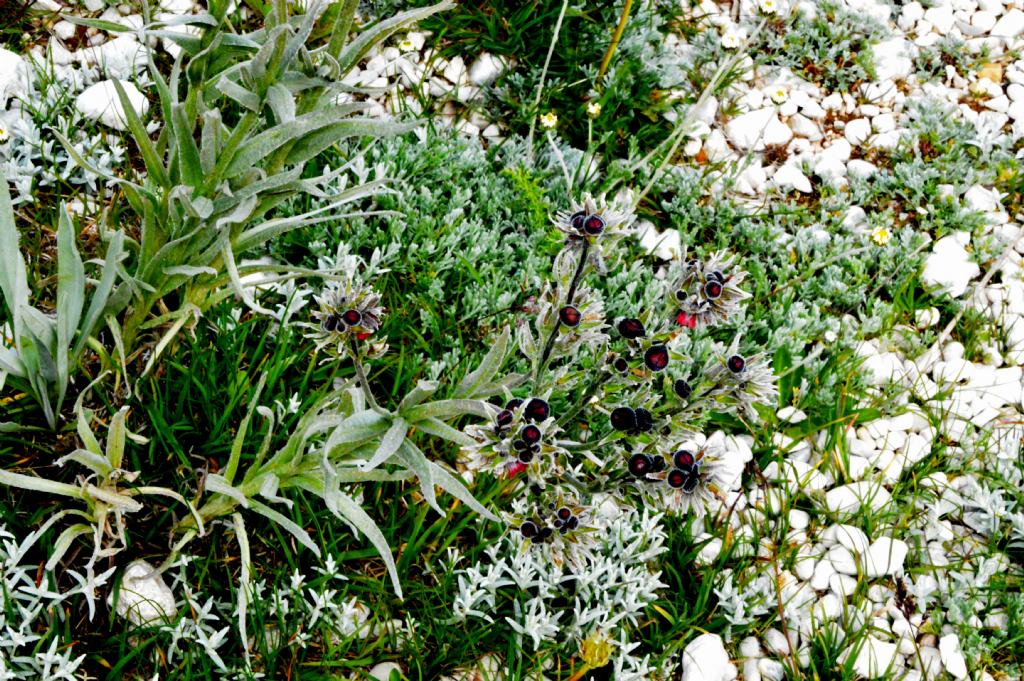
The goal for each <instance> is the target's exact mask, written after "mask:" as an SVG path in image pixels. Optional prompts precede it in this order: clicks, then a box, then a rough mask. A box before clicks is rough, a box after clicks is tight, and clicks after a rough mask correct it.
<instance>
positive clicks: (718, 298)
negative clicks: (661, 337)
mask: <svg viewBox="0 0 1024 681" xmlns="http://www.w3.org/2000/svg"><path fill="white" fill-rule="evenodd" d="M745 277H746V273H745V272H743V271H742V270H740V269H739V268H737V267H736V266H735V257H734V256H726V255H725V253H723V252H716V253H713V254H711V255H710V256H709V257H708V258H707V259H705V260H698V259H696V258H687V257H686V256H685V254H684V256H683V258H682V259H681V260H680V261H677V264H675V265H674V266H673V267H672V270H671V271H670V272H669V281H674V282H675V285H674V286H673V288H672V289H671V290H670V295H671V296H672V298H673V300H674V302H675V304H676V305H677V306H678V311H677V312H676V315H675V321H676V323H677V324H679V326H682V327H686V328H690V329H694V328H697V327H701V326H708V325H711V324H717V323H720V322H724V321H726V320H727V319H729V317H730V316H732V315H733V314H734V313H735V312H736V311H737V310H738V309H739V306H740V303H742V302H743V301H744V300H746V299H747V298H749V297H750V294H749V293H747V292H746V291H744V290H742V289H741V288H740V284H741V283H742V282H743V279H744V278H745Z"/></svg>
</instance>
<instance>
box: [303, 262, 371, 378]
mask: <svg viewBox="0 0 1024 681" xmlns="http://www.w3.org/2000/svg"><path fill="white" fill-rule="evenodd" d="M378 257H379V253H378V252H376V251H375V252H374V257H373V259H372V260H371V262H370V264H369V265H367V264H366V263H365V262H364V261H363V260H362V258H359V257H358V256H355V255H351V254H348V253H347V252H345V251H343V250H339V253H338V256H337V263H338V267H337V270H338V271H340V272H341V277H340V279H338V280H334V281H331V282H329V283H328V284H327V286H326V287H325V288H324V289H323V290H322V291H321V292H320V293H319V295H315V296H313V299H314V300H315V301H316V304H317V309H316V310H314V311H313V312H312V319H313V321H312V323H307V324H305V325H304V326H305V327H306V328H307V329H309V332H308V333H307V334H306V336H307V337H308V338H310V339H312V340H313V342H314V343H315V344H316V348H317V350H318V351H323V352H326V353H327V354H328V355H330V356H331V358H343V357H345V356H347V355H348V354H349V353H350V352H351V351H352V349H353V348H358V350H359V352H360V354H361V355H362V356H365V357H368V358H372V357H376V356H378V355H381V354H383V353H384V352H386V351H387V347H388V346H387V339H386V338H381V337H377V336H376V333H377V332H378V331H379V330H380V326H381V321H382V319H383V317H384V313H385V309H384V307H383V305H382V299H381V295H380V293H378V292H377V291H376V290H374V288H373V287H372V286H370V285H369V284H367V283H366V280H367V279H369V278H371V277H372V276H374V275H376V274H380V273H382V272H384V270H378V269H377V267H376V264H377V260H378Z"/></svg>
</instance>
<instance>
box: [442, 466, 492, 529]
mask: <svg viewBox="0 0 1024 681" xmlns="http://www.w3.org/2000/svg"><path fill="white" fill-rule="evenodd" d="M430 471H431V476H432V478H433V480H434V483H435V484H436V485H438V486H439V487H440V488H441V489H443V490H444V491H445V492H448V494H451V495H452V496H453V497H455V498H456V499H458V500H459V501H461V502H462V503H464V504H466V505H467V506H469V507H470V508H471V509H473V510H474V511H476V512H477V513H479V514H480V515H482V516H483V517H485V518H487V519H488V520H491V521H494V522H500V519H499V518H498V516H496V515H494V514H493V513H491V512H490V511H488V510H487V509H486V508H485V507H484V505H483V504H481V503H480V502H479V501H477V500H476V498H475V497H474V496H473V495H472V494H470V492H469V490H468V489H466V486H465V485H464V484H463V483H462V481H461V480H459V479H458V478H456V477H455V476H454V475H452V474H451V473H449V472H448V471H446V470H445V469H444V468H442V467H441V466H440V465H438V464H436V463H434V462H433V461H431V462H430Z"/></svg>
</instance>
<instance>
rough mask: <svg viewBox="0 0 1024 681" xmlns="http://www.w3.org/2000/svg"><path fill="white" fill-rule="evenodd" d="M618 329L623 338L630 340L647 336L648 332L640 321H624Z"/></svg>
mask: <svg viewBox="0 0 1024 681" xmlns="http://www.w3.org/2000/svg"><path fill="white" fill-rule="evenodd" d="M618 329H619V333H621V334H622V337H623V338H629V339H630V340H632V339H634V338H640V337H642V336H645V335H647V330H646V329H644V325H643V324H642V323H641V322H640V320H639V319H623V320H622V321H620V322H619V324H618Z"/></svg>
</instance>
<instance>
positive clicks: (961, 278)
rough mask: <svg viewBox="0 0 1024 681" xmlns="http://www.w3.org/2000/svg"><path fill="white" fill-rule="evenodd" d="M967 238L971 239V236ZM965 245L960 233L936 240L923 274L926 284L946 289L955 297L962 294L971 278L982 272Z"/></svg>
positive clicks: (937, 288) (938, 288) (922, 278)
mask: <svg viewBox="0 0 1024 681" xmlns="http://www.w3.org/2000/svg"><path fill="white" fill-rule="evenodd" d="M966 238H967V240H968V241H969V239H970V237H969V236H968V237H966ZM965 245H966V244H965V243H962V239H961V238H960V237H959V236H958V235H949V236H944V237H942V238H941V239H939V240H938V241H936V242H935V245H934V246H933V247H932V253H931V255H929V256H928V259H927V260H926V261H925V264H924V272H923V273H922V274H921V280H922V281H923V282H924V284H925V285H926V286H928V287H932V288H934V289H936V290H940V291H945V292H946V293H948V294H949V295H950V296H952V297H953V298H959V297H960V296H962V295H963V294H964V293H965V292H966V291H967V286H968V284H970V282H971V280H972V279H974V278H975V277H977V276H978V275H979V274H980V273H981V269H980V268H979V267H978V265H977V264H976V263H975V262H974V261H973V260H971V255H970V253H968V252H967V249H966V248H964V246H965Z"/></svg>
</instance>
